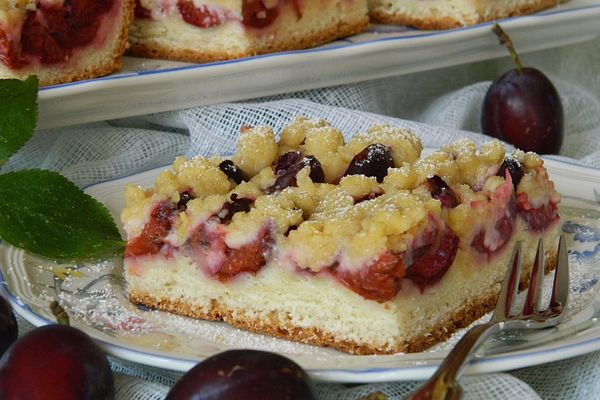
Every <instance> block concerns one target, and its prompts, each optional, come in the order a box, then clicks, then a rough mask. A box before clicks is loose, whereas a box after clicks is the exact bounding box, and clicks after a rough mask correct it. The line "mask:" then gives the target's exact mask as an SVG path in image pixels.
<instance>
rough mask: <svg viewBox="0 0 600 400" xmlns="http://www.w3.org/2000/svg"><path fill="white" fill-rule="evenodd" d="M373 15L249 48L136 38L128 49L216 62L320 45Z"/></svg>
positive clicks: (363, 26) (361, 25)
mask: <svg viewBox="0 0 600 400" xmlns="http://www.w3.org/2000/svg"><path fill="white" fill-rule="evenodd" d="M368 25H369V19H368V17H366V16H365V18H364V19H362V20H360V21H357V22H356V23H354V24H341V25H339V26H334V27H331V28H330V29H329V30H318V31H315V32H313V33H312V34H311V35H307V36H303V37H302V38H300V40H297V38H295V37H290V38H288V39H286V40H278V41H275V42H270V43H267V45H265V46H263V45H255V46H254V47H252V48H250V49H248V51H240V52H237V53H236V52H232V51H230V50H229V51H222V52H216V51H205V50H191V49H177V48H172V47H170V46H165V45H162V44H160V43H140V42H137V43H136V42H134V43H132V44H131V47H130V48H129V50H128V54H131V55H133V56H139V57H147V58H165V59H169V60H177V61H195V62H213V61H223V60H229V59H236V58H243V57H251V56H255V55H259V54H267V53H275V52H280V51H289V50H299V49H306V48H310V47H315V46H319V45H321V44H324V43H327V42H330V41H332V40H335V39H336V38H340V37H345V36H351V35H354V34H357V33H360V32H363V31H364V30H365V29H367V27H368Z"/></svg>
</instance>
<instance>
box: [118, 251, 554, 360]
mask: <svg viewBox="0 0 600 400" xmlns="http://www.w3.org/2000/svg"><path fill="white" fill-rule="evenodd" d="M556 262H557V253H556V251H554V252H550V253H549V254H548V255H547V257H546V265H545V268H544V269H545V273H546V274H547V273H549V272H550V271H551V270H553V269H554V268H555V266H556ZM531 268H532V264H531V263H529V264H525V265H524V266H523V271H524V273H523V274H522V275H521V280H520V284H519V288H520V290H523V289H525V288H527V287H528V285H529V271H531ZM498 295H499V286H496V287H494V288H492V289H490V290H489V291H487V292H486V293H485V294H484V295H482V296H480V297H479V298H477V299H475V300H473V301H471V302H470V303H468V304H465V305H463V306H462V307H461V308H459V309H458V310H456V311H454V312H453V313H452V314H451V315H450V317H449V318H448V319H447V320H445V321H441V322H439V323H437V324H436V325H435V326H434V327H433V328H432V329H431V331H430V335H425V336H419V337H417V338H416V339H414V340H409V341H403V342H400V343H398V344H397V345H395V346H392V347H386V348H382V347H377V346H370V345H368V344H357V343H355V342H352V341H349V340H340V339H338V338H336V337H335V335H334V334H332V333H330V332H325V331H323V330H321V329H319V328H317V327H310V328H299V327H297V326H294V325H293V324H291V323H290V321H282V320H281V319H280V318H278V317H277V316H276V315H275V314H274V313H271V315H270V316H269V318H268V319H249V318H240V317H239V314H238V313H236V312H234V311H233V310H230V309H228V308H227V307H226V306H224V305H222V304H220V303H219V302H218V301H217V300H215V299H213V300H211V305H210V309H206V308H203V307H197V306H191V305H190V304H188V303H186V302H185V301H184V300H181V299H169V298H158V297H156V296H154V295H152V294H150V293H141V292H137V291H135V290H132V291H131V292H130V293H129V300H130V301H131V302H132V303H134V304H139V305H144V306H146V307H149V308H152V309H157V310H162V311H168V312H173V313H176V314H179V315H184V316H188V317H192V318H199V319H203V320H210V321H223V322H226V323H228V324H229V325H231V326H234V327H237V328H241V329H245V330H248V331H251V332H256V333H262V334H266V335H269V336H273V337H277V338H280V339H289V340H293V341H296V342H302V343H307V344H311V345H316V346H327V347H332V348H334V349H337V350H340V351H343V352H346V353H350V354H357V355H372V354H380V355H383V354H394V353H403V352H406V353H416V352H420V351H423V350H425V349H427V348H428V347H430V346H432V345H434V344H436V343H439V342H442V341H444V340H446V339H448V338H449V337H450V336H452V334H453V333H454V332H455V331H456V330H458V329H461V328H465V327H467V326H469V325H470V324H471V323H472V322H473V321H476V320H477V319H479V318H481V317H482V316H484V315H485V314H487V313H488V312H490V311H492V310H493V309H494V307H495V305H496V301H497V299H498Z"/></svg>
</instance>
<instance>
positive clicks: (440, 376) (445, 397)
mask: <svg viewBox="0 0 600 400" xmlns="http://www.w3.org/2000/svg"><path fill="white" fill-rule="evenodd" d="M544 265H545V262H544V244H543V242H542V240H541V239H540V241H539V243H538V247H537V254H536V257H535V261H534V264H533V268H532V271H531V278H530V281H529V289H528V290H527V297H526V299H525V304H524V306H523V309H522V310H521V312H520V313H519V314H518V315H511V308H512V305H513V302H514V300H515V298H516V296H517V293H518V290H519V280H520V277H521V243H517V246H516V248H515V251H514V255H513V258H512V264H511V266H510V268H509V269H508V272H507V275H506V277H505V278H504V282H503V283H502V289H501V291H500V295H499V297H498V302H497V303H496V309H495V310H494V313H493V314H492V318H491V319H490V320H489V322H486V323H483V324H480V325H476V326H474V327H473V328H471V329H470V330H469V331H467V333H465V335H464V336H463V337H462V338H461V339H460V341H459V342H458V343H457V344H456V345H455V346H454V348H453V349H452V350H451V351H450V353H449V354H448V356H446V358H445V359H444V361H443V362H442V364H441V365H440V366H439V368H438V370H437V371H436V372H435V374H434V375H433V376H432V377H431V378H429V380H428V381H427V382H425V383H424V384H423V385H422V386H421V387H420V388H418V389H417V390H416V391H414V392H412V393H411V394H410V395H409V396H408V397H407V398H406V400H456V399H459V398H460V396H461V395H462V389H461V387H460V385H459V383H458V380H459V379H460V377H461V376H462V374H463V373H464V371H465V368H466V366H467V365H468V363H469V361H470V360H471V359H472V358H473V357H474V356H475V353H476V351H477V349H478V348H479V346H481V345H482V344H483V343H484V342H485V340H486V339H487V338H489V337H490V336H492V335H494V334H496V333H498V332H500V331H507V330H526V329H540V328H547V327H551V326H555V325H557V324H558V323H559V322H560V320H561V319H562V318H563V316H564V310H565V308H566V306H567V301H568V296H569V261H568V256H567V247H566V244H565V239H564V237H563V236H561V237H560V241H559V244H558V263H557V266H556V271H555V273H554V284H553V286H552V295H551V297H550V302H549V304H548V307H547V308H546V309H545V310H542V308H541V299H542V283H543V278H544Z"/></svg>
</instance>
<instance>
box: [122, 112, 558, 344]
mask: <svg viewBox="0 0 600 400" xmlns="http://www.w3.org/2000/svg"><path fill="white" fill-rule="evenodd" d="M421 150H422V147H421V142H420V140H419V139H418V138H417V137H416V136H415V135H413V134H412V133H411V132H410V131H407V130H403V129H399V128H393V127H390V126H387V125H375V126H373V127H372V128H371V129H369V131H368V132H365V133H363V134H359V135H356V136H355V137H354V138H353V139H351V140H350V141H348V142H347V143H344V140H343V136H342V134H341V132H339V131H338V130H336V129H335V128H333V127H331V126H330V125H328V124H327V123H326V122H325V121H322V120H307V119H305V118H297V119H296V120H295V121H294V122H293V123H292V124H291V125H289V126H288V127H286V128H285V129H284V130H283V131H282V132H281V138H280V140H279V141H278V142H277V141H276V140H275V135H274V133H273V131H272V130H271V129H269V128H267V127H256V128H251V129H244V131H243V132H242V133H241V134H240V137H239V140H238V149H237V152H236V153H235V155H234V156H233V157H232V158H231V159H221V158H202V157H197V158H194V159H191V160H184V159H182V158H180V159H177V160H176V161H175V163H174V165H173V168H172V169H170V170H167V171H165V172H163V173H162V174H161V175H160V176H159V177H158V179H157V181H156V184H155V187H153V188H150V189H147V190H144V189H141V188H138V187H134V186H129V187H128V188H127V192H126V208H125V209H124V210H123V212H122V214H121V220H122V222H123V228H124V230H125V232H126V234H127V248H126V251H125V259H124V263H125V276H126V280H127V284H128V293H129V298H130V300H131V301H132V302H134V303H137V304H143V305H145V306H147V307H151V308H156V309H160V310H166V311H171V312H176V313H178V314H182V315H187V316H191V317H197V318H203V319H210V320H222V321H225V322H227V323H229V324H231V325H233V326H237V327H241V328H245V329H248V330H251V331H254V332H261V333H266V334H269V335H273V336H277V337H282V338H286V339H291V340H296V341H302V342H306V343H310V344H317V345H325V346H331V347H334V348H337V349H340V350H343V351H347V352H350V353H355V354H385V353H394V352H404V351H420V350H423V349H424V348H426V347H428V346H429V345H431V344H433V343H435V342H438V341H440V340H443V339H445V338H447V337H448V336H449V335H450V334H451V333H452V332H453V331H454V330H455V329H457V328H458V327H462V326H465V325H467V324H469V323H471V322H472V321H474V320H475V319H477V318H479V317H480V316H482V315H483V314H484V313H486V312H487V311H489V310H490V309H491V308H492V306H493V305H494V303H495V301H496V298H497V296H498V293H499V290H500V282H501V281H502V279H503V277H504V275H505V272H506V269H507V267H508V265H509V264H510V257H511V255H512V251H513V248H514V246H515V244H516V243H517V241H522V242H523V248H524V259H525V260H527V261H526V262H525V269H524V273H523V276H527V274H528V272H529V270H530V268H531V264H532V262H533V256H534V254H535V249H536V246H537V242H538V240H539V239H540V238H544V240H545V242H546V244H547V248H548V249H550V250H549V251H548V254H547V255H548V260H549V263H548V265H547V267H548V268H551V267H552V266H553V265H554V262H555V258H556V254H555V249H556V246H555V243H556V241H557V236H558V232H559V229H560V223H559V216H558V202H559V201H560V195H559V194H558V193H557V192H556V191H555V189H554V185H553V183H552V182H551V181H550V180H549V178H548V175H547V173H546V169H545V168H544V165H543V161H542V160H541V159H540V158H539V157H538V156H537V155H535V154H533V153H523V152H515V153H512V154H506V153H505V151H504V147H503V146H502V145H501V144H500V142H498V141H495V142H490V143H488V144H486V145H484V146H482V147H481V148H480V149H477V148H476V146H475V145H474V144H473V143H472V142H469V141H466V140H463V141H459V142H457V143H455V144H454V145H451V146H447V147H444V148H443V149H441V150H440V151H438V152H435V153H433V154H430V155H428V156H423V157H421V154H420V153H421ZM522 283H523V284H527V282H526V280H525V279H523V282H522Z"/></svg>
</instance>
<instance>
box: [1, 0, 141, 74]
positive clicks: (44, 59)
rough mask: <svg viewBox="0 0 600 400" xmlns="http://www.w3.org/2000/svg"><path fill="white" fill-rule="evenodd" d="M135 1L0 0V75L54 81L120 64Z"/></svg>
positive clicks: (100, 72)
mask: <svg viewBox="0 0 600 400" xmlns="http://www.w3.org/2000/svg"><path fill="white" fill-rule="evenodd" d="M133 7H134V3H133V0H97V1H92V0H70V1H67V0H0V78H19V79H24V78H26V77H27V76H29V75H37V76H38V78H39V80H40V83H41V85H52V84H58V83H65V82H71V81H75V80H81V79H88V78H94V77H97V76H102V75H106V74H109V73H111V72H113V71H115V70H117V69H118V68H120V66H121V56H122V55H123V53H124V51H125V48H126V47H127V32H128V28H129V24H130V22H131V20H132V18H133Z"/></svg>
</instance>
